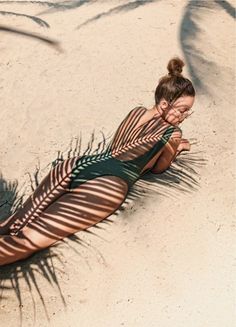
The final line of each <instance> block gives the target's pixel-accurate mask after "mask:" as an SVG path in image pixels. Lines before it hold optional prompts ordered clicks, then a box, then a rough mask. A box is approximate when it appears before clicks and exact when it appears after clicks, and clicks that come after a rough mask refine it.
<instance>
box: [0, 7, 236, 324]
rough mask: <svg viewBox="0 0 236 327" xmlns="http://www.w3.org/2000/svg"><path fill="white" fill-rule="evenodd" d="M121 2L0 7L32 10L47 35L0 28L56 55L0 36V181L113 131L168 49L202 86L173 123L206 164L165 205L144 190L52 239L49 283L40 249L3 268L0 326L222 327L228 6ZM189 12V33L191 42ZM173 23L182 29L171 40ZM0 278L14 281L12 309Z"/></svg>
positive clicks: (229, 171) (231, 69)
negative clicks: (69, 235) (105, 215)
mask: <svg viewBox="0 0 236 327" xmlns="http://www.w3.org/2000/svg"><path fill="white" fill-rule="evenodd" d="M128 2H130V3H131V1H128V0H126V1H124V0H122V1H121V0H120V1H117V0H116V1H115V0H114V1H93V2H92V1H91V3H89V2H88V3H85V4H84V5H81V6H78V7H77V8H76V6H75V8H72V7H73V4H74V5H75V4H76V3H77V4H78V3H79V1H66V2H64V5H65V6H68V8H67V9H66V10H64V11H63V10H60V7H59V8H55V9H53V8H51V9H50V8H49V7H48V6H46V5H39V4H37V3H34V4H32V3H29V4H25V3H23V4H17V3H16V2H13V3H10V1H9V3H8V4H7V3H0V10H1V11H8V12H10V11H11V12H16V13H23V14H27V15H38V16H37V17H39V18H40V19H43V20H44V21H46V22H47V23H48V24H49V25H50V28H46V27H40V26H39V25H37V24H36V23H35V22H34V21H32V20H30V19H29V18H26V17H15V16H3V15H1V16H0V17H1V24H4V25H8V26H10V27H15V28H18V29H23V30H25V31H28V32H34V33H40V34H41V35H44V36H48V37H51V38H54V39H57V40H59V41H60V42H61V46H62V48H63V49H64V52H63V53H60V52H57V51H56V50H55V49H53V48H51V47H49V46H47V45H45V44H43V43H40V42H38V41H36V40H33V39H27V38H24V37H20V36H16V35H11V34H8V33H5V32H1V31H0V91H1V111H0V118H1V128H0V170H1V173H2V175H3V178H4V179H5V180H7V181H10V180H11V181H12V180H14V179H17V180H18V181H19V187H21V186H22V185H23V184H24V183H25V185H28V184H29V183H28V178H27V175H26V173H27V172H31V173H33V172H34V170H35V166H36V165H37V163H38V161H39V160H40V165H41V167H42V168H44V169H46V168H45V167H46V165H47V164H48V163H50V162H51V161H52V160H53V159H55V157H56V155H57V151H58V150H66V149H67V146H68V144H69V142H70V140H71V138H72V137H76V136H77V135H79V133H80V132H82V137H83V146H84V147H85V146H86V142H87V141H88V140H89V137H90V135H91V132H92V131H93V129H94V128H95V131H96V132H97V133H96V135H97V139H98V140H99V138H100V135H99V131H100V130H101V131H103V132H104V133H105V134H109V133H111V132H113V131H114V130H115V128H116V127H117V126H118V124H119V123H120V121H121V120H122V119H123V118H124V117H125V115H126V114H127V113H128V111H130V110H131V109H132V108H134V107H135V106H137V105H140V104H142V105H145V106H146V107H151V106H152V105H153V104H154V90H155V87H156V84H157V82H158V79H159V78H160V77H161V76H162V75H163V74H165V73H166V69H165V67H166V64H167V62H168V60H169V59H170V58H171V57H172V56H174V55H179V56H182V57H183V58H184V59H185V60H186V69H185V74H186V75H187V76H189V78H190V79H192V80H193V81H195V79H196V77H198V78H199V79H200V81H201V82H202V87H201V88H198V89H197V90H198V96H197V99H196V103H195V106H194V110H195V113H194V115H193V116H192V117H191V119H189V120H188V121H186V123H185V124H184V126H183V131H184V136H185V137H187V138H191V137H192V138H196V139H197V141H198V143H197V145H194V146H193V147H192V152H199V151H201V152H200V153H198V154H197V156H198V157H199V158H203V159H205V160H207V161H206V165H205V166H203V167H202V168H198V172H199V176H198V177H196V178H197V180H198V182H199V185H200V187H199V189H198V190H197V191H195V192H192V193H183V192H181V191H179V192H177V196H173V194H174V193H173V188H172V187H171V185H170V186H169V187H168V186H166V187H164V188H163V189H162V192H164V194H166V193H167V192H171V193H172V197H167V196H164V197H162V196H160V195H159V194H157V192H154V191H153V192H152V193H151V194H149V195H146V196H145V195H144V196H143V197H142V198H141V199H139V200H138V201H135V202H134V203H133V202H131V203H129V204H128V205H127V206H128V207H127V209H126V211H124V212H121V213H119V215H118V216H116V215H113V216H112V217H111V219H112V220H113V223H111V224H100V226H101V227H102V228H103V229H96V228H93V229H90V230H91V231H92V232H93V233H95V234H96V235H92V234H88V233H79V234H78V236H79V237H80V238H81V240H82V243H81V244H76V243H75V242H73V240H69V241H66V243H61V244H60V245H59V246H58V247H56V248H54V249H53V252H54V253H57V254H59V256H60V259H61V262H60V261H59V260H58V258H56V257H55V258H52V260H53V263H54V266H55V269H58V270H57V271H56V277H57V282H55V280H53V278H52V276H53V274H51V273H50V269H49V268H48V267H47V266H46V265H45V264H46V263H47V262H49V265H51V263H50V261H49V260H46V259H44V255H43V254H41V255H38V256H36V260H34V261H32V260H28V263H27V264H26V267H24V270H23V271H24V274H23V273H21V272H19V271H18V272H17V270H16V269H15V270H14V269H13V270H11V273H9V274H8V278H7V279H6V280H5V281H4V283H3V284H4V285H5V286H9V289H8V290H5V291H4V292H3V294H2V297H3V299H2V301H1V303H0V309H1V311H0V321H1V325H2V326H9V327H11V326H18V325H20V311H21V313H22V326H24V327H26V326H37V327H39V326H43V327H44V326H48V325H50V326H59V327H60V326H67V327H69V326H79V327H87V326H92V327H100V326H101V327H106V326H109V327H110V326H113V327H118V326H129V327H130V326H132V327H133V326H135V327H143V326H148V327H151V326H162V327H172V326H174V327H182V326H188V327H202V326H207V327H222V326H224V327H232V326H233V325H234V324H233V320H234V318H235V317H233V315H234V310H233V309H234V307H235V284H234V283H235V262H234V261H233V260H234V251H233V242H234V245H235V241H233V231H235V220H234V221H233V219H234V218H235V216H234V212H235V204H234V202H235V186H236V185H235V143H234V138H235V95H234V93H235V80H234V78H235V65H234V62H235V59H236V58H235V47H234V46H233V45H234V42H235V30H234V25H233V24H234V19H233V17H232V16H230V6H236V1H232V0H231V1H228V2H227V4H228V5H229V6H228V8H229V10H228V12H227V11H226V10H224V8H223V7H222V6H220V5H219V4H216V3H215V2H214V1H207V7H205V8H204V1H199V2H198V5H199V8H196V7H195V8H193V7H194V6H193V5H194V2H193V1H192V2H191V3H192V9H191V8H190V7H191V6H189V7H188V8H187V9H186V7H185V6H186V5H187V3H188V2H187V1H174V0H165V1H151V2H150V3H148V1H146V3H145V1H144V2H143V3H142V5H140V2H136V3H137V8H134V6H133V7H132V8H130V10H128V6H127V5H126V6H125V4H127V3H128ZM133 2H135V1H133ZM52 3H58V4H59V3H63V2H62V1H53V2H52ZM224 4H225V3H224ZM122 5H123V6H124V7H123V8H124V9H123V10H118V9H121V6H122ZM70 6H71V8H69V7H70ZM119 6H120V7H119ZM116 7H117V10H114V9H113V8H116ZM112 9H113V10H112ZM109 10H110V14H109V15H102V16H100V17H98V19H97V20H94V21H92V22H90V23H88V24H87V25H84V26H82V27H81V28H80V29H77V27H78V26H79V25H80V24H83V23H84V22H85V21H86V20H88V19H91V18H92V17H94V16H96V15H99V14H101V13H107V12H109ZM186 10H188V12H187V13H186ZM191 10H192V11H191ZM190 13H191V14H192V15H194V16H192V19H193V20H194V22H195V24H196V25H195V26H196V27H197V28H198V29H197V31H196V34H193V35H191V33H192V32H193V28H194V25H189V23H190V21H189V19H190V18H191V17H190V16H189V15H190ZM183 23H184V24H188V25H187V26H188V30H187V32H185V35H184V39H182V40H181V37H180V36H181V34H180V31H181V28H182V31H183ZM185 26H186V25H185ZM181 44H182V45H181ZM187 44H189V45H191V47H192V48H191V49H192V51H193V53H192V55H191V56H190V55H188V56H186V50H187ZM183 46H184V48H183ZM184 50H185V52H184ZM198 55H199V56H198ZM190 65H191V66H190ZM192 69H193V71H192ZM193 74H194V75H193ZM27 190H28V192H29V188H28V189H27ZM175 194H176V193H175ZM233 216H234V217H233ZM234 248H235V247H234ZM45 255H46V254H45ZM35 261H38V263H42V265H44V267H45V268H44V269H43V268H42V267H43V266H42V265H41V266H40V265H39V264H36V263H35ZM34 268H35V269H38V270H39V271H41V273H40V272H37V271H36V270H34V271H33V270H32V269H34ZM42 271H44V275H43V273H42ZM30 274H31V275H30ZM16 276H18V277H19V280H18V279H17V278H16ZM33 276H34V277H35V280H36V282H37V287H38V290H39V291H40V292H41V295H40V296H39V293H38V291H37V289H36V284H35V282H33V279H32V277H33ZM46 276H47V277H48V280H47V278H46ZM27 278H29V279H28V280H29V282H30V285H31V286H30V287H31V290H29V285H27V282H26V281H27ZM11 280H12V281H13V283H14V282H16V281H17V280H18V282H19V288H18V289H19V293H18V295H19V294H20V295H21V301H22V305H21V307H19V298H18V299H17V296H16V295H17V294H15V293H14V291H13V290H12V285H11ZM57 283H59V285H60V288H61V292H62V294H63V297H64V300H65V303H66V306H65V305H64V304H63V300H62V297H61V296H60V293H59V289H58V287H57ZM15 289H16V288H15ZM43 301H44V305H43ZM46 311H47V313H46ZM47 315H48V318H47Z"/></svg>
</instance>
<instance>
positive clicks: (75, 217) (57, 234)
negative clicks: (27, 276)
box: [0, 176, 128, 265]
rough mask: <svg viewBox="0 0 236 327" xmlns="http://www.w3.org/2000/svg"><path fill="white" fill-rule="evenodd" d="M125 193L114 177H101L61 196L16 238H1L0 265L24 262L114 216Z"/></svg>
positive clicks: (124, 189)
mask: <svg viewBox="0 0 236 327" xmlns="http://www.w3.org/2000/svg"><path fill="white" fill-rule="evenodd" d="M127 191H128V186H127V184H126V182H125V181H123V180H122V179H121V178H119V177H116V176H101V177H97V178H95V179H93V180H89V181H88V182H86V183H84V184H82V185H80V186H79V187H78V188H75V189H72V190H70V191H68V192H66V193H64V194H62V195H61V196H60V197H58V199H57V200H56V201H54V202H53V203H51V204H50V205H49V206H48V207H47V208H45V209H44V210H43V211H42V212H41V214H40V215H39V216H38V217H37V218H36V219H34V220H32V222H30V223H28V224H27V225H25V226H24V227H23V228H22V229H21V230H20V233H19V234H18V236H9V235H7V236H3V237H2V238H0V265H4V264H8V263H11V262H14V261H17V260H21V259H24V258H26V257H28V256H30V255H31V254H32V253H34V252H36V251H39V250H40V249H43V248H46V247H48V246H50V245H52V244H53V243H55V242H56V241H58V240H60V239H63V238H64V237H66V236H68V235H70V234H73V233H75V232H77V231H80V230H84V229H87V228H88V227H90V226H92V225H95V224H96V223H98V222H99V221H101V220H103V219H105V218H107V217H108V216H110V215H111V214H112V213H113V212H115V211H116V210H117V209H118V208H119V206H120V205H121V204H122V202H123V201H124V199H125V197H126V194H127Z"/></svg>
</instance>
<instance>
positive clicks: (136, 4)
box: [77, 0, 160, 29]
mask: <svg viewBox="0 0 236 327" xmlns="http://www.w3.org/2000/svg"><path fill="white" fill-rule="evenodd" d="M157 1H160V0H146V1H140V0H136V1H130V2H128V3H126V4H122V5H119V6H116V7H114V8H112V9H110V10H108V11H106V12H103V13H100V14H98V15H95V16H94V17H92V18H90V19H88V20H86V21H85V22H84V23H82V24H80V25H79V26H77V29H80V28H81V27H84V26H86V25H88V24H90V23H93V22H95V21H97V20H99V19H101V18H105V17H109V16H111V15H116V14H119V13H122V12H127V11H130V10H133V9H137V8H138V7H140V6H144V5H147V4H148V3H153V2H157Z"/></svg>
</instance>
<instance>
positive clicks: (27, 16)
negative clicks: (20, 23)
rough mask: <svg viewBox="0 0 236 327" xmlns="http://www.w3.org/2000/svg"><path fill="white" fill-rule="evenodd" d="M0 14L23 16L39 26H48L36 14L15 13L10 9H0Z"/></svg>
mask: <svg viewBox="0 0 236 327" xmlns="http://www.w3.org/2000/svg"><path fill="white" fill-rule="evenodd" d="M0 15H3V16H16V17H24V18H28V19H30V20H32V21H33V22H34V23H36V24H38V25H39V26H41V27H47V28H49V27H50V26H49V24H48V23H47V22H46V21H45V20H43V19H41V18H38V17H36V16H31V15H26V14H20V13H16V12H12V11H3V10H0Z"/></svg>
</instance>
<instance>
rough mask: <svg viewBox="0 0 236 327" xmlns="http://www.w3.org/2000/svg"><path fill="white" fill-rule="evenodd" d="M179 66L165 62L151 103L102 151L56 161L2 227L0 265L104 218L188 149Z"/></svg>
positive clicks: (190, 98)
mask: <svg viewBox="0 0 236 327" xmlns="http://www.w3.org/2000/svg"><path fill="white" fill-rule="evenodd" d="M183 66H184V63H183V61H182V60H180V59H179V58H173V59H171V60H170V61H169V63H168V66H167V69H168V71H169V73H168V75H166V76H164V77H162V78H161V79H160V81H159V84H158V86H157V88H156V91H155V105H154V106H153V107H152V108H150V109H147V108H145V107H136V108H134V109H133V110H131V111H130V112H129V114H128V115H127V117H126V118H125V119H124V120H123V122H122V123H121V124H120V126H119V128H118V130H117V131H116V133H115V135H114V137H113V139H112V141H111V142H110V143H109V145H108V146H107V148H106V150H105V151H104V152H102V153H100V154H96V155H84V156H81V157H74V158H70V159H67V160H64V161H63V162H60V163H58V164H57V165H56V166H55V167H54V168H53V169H51V171H50V172H49V173H48V175H47V176H46V177H45V178H44V179H43V181H42V182H41V184H40V185H39V186H38V187H37V189H36V190H35V191H34V193H33V194H32V195H31V196H30V197H29V198H28V199H27V201H26V202H25V203H24V204H23V206H22V208H20V209H19V210H18V211H16V212H15V213H14V214H13V215H12V216H10V217H9V218H7V219H6V220H5V221H4V222H1V223H0V234H1V236H0V265H5V264H9V263H12V262H15V261H17V260H21V259H24V258H27V257H29V256H30V255H32V254H33V253H34V252H36V251H39V250H41V249H44V248H46V247H48V246H50V245H52V244H53V243H55V242H57V241H58V240H60V239H63V238H64V237H66V236H68V235H70V234H73V233H76V232H78V231H80V230H84V229H87V228H88V227H90V226H92V225H95V224H97V223H98V222H100V221H101V220H103V219H105V218H107V217H108V216H110V215H111V214H112V213H114V212H115V211H116V210H117V209H118V208H119V207H120V205H121V204H122V203H123V201H124V200H125V198H126V195H127V193H128V191H129V189H130V187H131V186H132V185H133V184H134V183H135V182H136V181H137V180H138V179H139V177H140V176H141V175H143V174H145V173H146V172H148V171H151V172H152V173H157V174H159V173H162V172H163V171H165V170H166V169H167V168H168V167H169V166H170V165H171V163H172V161H173V160H174V159H175V158H176V156H177V155H178V154H179V153H180V152H181V151H184V150H187V151H189V150H190V144H189V142H188V140H186V139H183V138H182V133H181V130H180V128H179V127H178V125H179V124H180V123H182V122H183V121H184V120H185V118H187V117H189V116H190V115H191V108H192V106H193V103H194V98H195V90H194V87H193V85H192V83H191V81H190V80H189V79H187V78H185V77H183V76H182V74H181V72H182V68H183Z"/></svg>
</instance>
